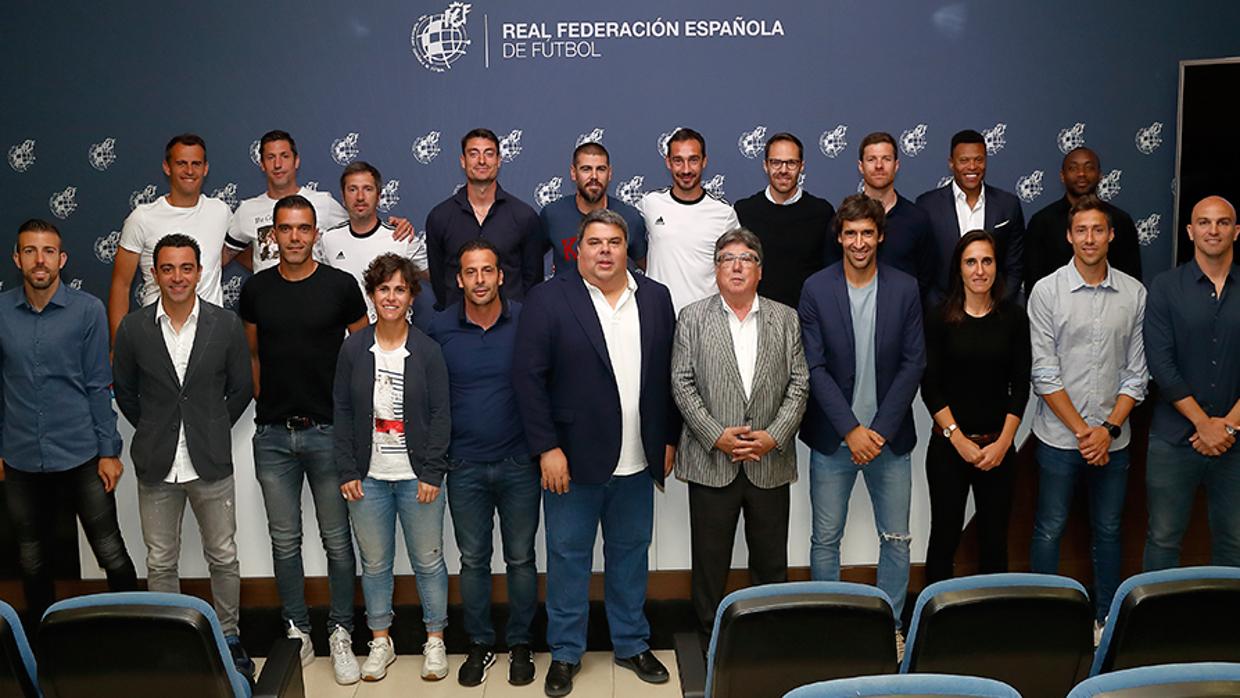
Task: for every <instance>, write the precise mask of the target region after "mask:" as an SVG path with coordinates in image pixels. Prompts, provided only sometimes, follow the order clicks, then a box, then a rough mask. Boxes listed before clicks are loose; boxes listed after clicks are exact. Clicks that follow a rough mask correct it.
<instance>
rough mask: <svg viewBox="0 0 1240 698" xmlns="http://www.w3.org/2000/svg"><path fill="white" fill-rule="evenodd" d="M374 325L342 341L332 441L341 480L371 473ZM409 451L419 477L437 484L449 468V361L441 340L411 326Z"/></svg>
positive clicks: (407, 341)
mask: <svg viewBox="0 0 1240 698" xmlns="http://www.w3.org/2000/svg"><path fill="white" fill-rule="evenodd" d="M374 343H375V326H374V325H370V326H368V327H363V328H362V329H360V330H358V331H357V332H354V333H353V334H351V335H349V336H348V338H347V339H345V340H344V344H341V345H340V357H339V359H338V360H337V361H336V382H335V385H334V386H333V387H332V441H333V442H334V450H335V455H336V470H338V471H339V473H340V484H342V485H343V484H344V483H346V482H351V481H353V480H361V479H362V478H364V477H366V474H367V473H368V472H370V452H371V450H372V449H371V446H372V444H373V443H374V433H375V422H374V419H375V405H374V401H375V355H374V352H372V351H370V348H371V347H372V346H374ZM405 349H407V350H408V351H409V356H406V357H405V387H404V401H403V402H404V408H405V415H404V419H405V451H406V452H408V454H409V465H411V466H412V467H413V473H414V474H415V475H417V476H418V479H419V480H421V481H423V482H425V483H426V484H428V485H434V486H435V487H439V486H440V485H441V484H443V476H444V475H445V474H446V473H447V472H448V442H449V441H451V439H452V409H451V404H450V401H451V395H450V393H449V390H448V366H447V364H445V363H444V360H443V352H442V351H441V350H440V348H439V343H438V342H436V341H435V340H433V339H431V338H430V337H427V336H426V335H425V334H424V333H423V332H422V330H419V329H418V328H416V327H413V326H410V327H409V335H408V336H407V337H405Z"/></svg>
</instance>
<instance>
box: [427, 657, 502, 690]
mask: <svg viewBox="0 0 1240 698" xmlns="http://www.w3.org/2000/svg"><path fill="white" fill-rule="evenodd" d="M492 666H495V655H491V661H489V662H487V663H485V664H483V665H482V678H480V679H478V683H465V682H464V681H462V680H461V674H460V672H457V675H456V682H457V683H459V684H460V685H462V686H464V687H465V688H473V687H475V686H481V685H482V684H484V683H486V682H487V674H488V673H489V672H490V669H491V667H492ZM461 668H462V669H464V668H465V665H464V664H462V665H461ZM435 680H436V681H438V680H439V679H435Z"/></svg>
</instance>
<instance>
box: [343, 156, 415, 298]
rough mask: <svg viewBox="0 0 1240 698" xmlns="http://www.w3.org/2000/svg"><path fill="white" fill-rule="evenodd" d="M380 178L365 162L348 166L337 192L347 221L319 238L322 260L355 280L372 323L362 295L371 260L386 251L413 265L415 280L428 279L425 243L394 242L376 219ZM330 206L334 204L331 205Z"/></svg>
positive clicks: (391, 231) (391, 233)
mask: <svg viewBox="0 0 1240 698" xmlns="http://www.w3.org/2000/svg"><path fill="white" fill-rule="evenodd" d="M382 187H383V175H381V174H379V170H378V169H376V168H375V166H374V165H371V164H370V163H368V162H365V161H362V160H356V161H354V162H351V163H349V165H348V166H347V167H345V168H344V172H342V173H341V174H340V193H341V198H343V199H344V202H345V205H347V206H348V209H347V211H348V219H347V220H346V221H344V222H342V223H338V224H336V225H335V226H332V227H331V228H327V229H325V232H324V233H323V236H322V238H321V239H322V251H323V261H324V262H325V263H327V264H328V265H329V266H332V267H335V268H337V269H340V270H341V271H347V272H349V273H350V274H352V275H353V278H354V279H357V285H358V287H359V288H361V289H362V295H363V296H364V297H365V298H366V309H367V312H368V313H369V316H370V321H371V322H374V321H375V307H374V302H373V301H371V300H370V295H369V294H367V293H366V282H365V279H364V277H365V275H366V269H367V267H369V266H370V263H371V262H372V261H374V259H375V257H378V256H379V255H382V254H387V253H388V252H391V253H394V254H398V255H400V256H401V257H406V258H408V259H409V260H410V261H412V262H413V266H414V268H415V269H416V270H417V278H418V280H424V279H427V278H429V275H428V274H427V266H426V240H425V239H423V238H420V237H418V236H416V235H415V236H412V237H406V238H404V239H397V238H396V236H395V235H394V233H395V232H396V229H395V228H394V227H393V226H391V225H389V224H387V223H384V222H382V221H380V220H379V214H378V207H379V190H380V189H381V188H382ZM333 203H334V202H333Z"/></svg>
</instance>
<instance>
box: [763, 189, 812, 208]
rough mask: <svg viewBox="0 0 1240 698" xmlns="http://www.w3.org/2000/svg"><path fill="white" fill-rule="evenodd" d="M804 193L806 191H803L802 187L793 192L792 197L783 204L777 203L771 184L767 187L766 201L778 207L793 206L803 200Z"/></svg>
mask: <svg viewBox="0 0 1240 698" xmlns="http://www.w3.org/2000/svg"><path fill="white" fill-rule="evenodd" d="M803 193H805V190H803V189H801V188H800V187H797V190H796V191H795V192H793V194H792V196H790V197H788V200H787V201H785V202H783V203H782V204H781V203H779V202H778V201H776V200H775V197H774V195H772V194H771V185H769V184H768V185H766V200H767V201H769V202H771V203H773V204H775V205H776V206H791V205H793V204H795V203H796V202H798V201H800V200H801V194H803Z"/></svg>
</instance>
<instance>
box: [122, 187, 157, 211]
mask: <svg viewBox="0 0 1240 698" xmlns="http://www.w3.org/2000/svg"><path fill="white" fill-rule="evenodd" d="M158 198H159V190H158V189H156V188H155V185H154V184H148V185H146V186H145V187H143V188H141V189H139V190H137V191H135V192H133V193H132V194H130V195H129V208H130V209H135V208H137V207H139V206H141V205H142V204H149V203H151V202H152V201H154V200H155V199H158Z"/></svg>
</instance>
